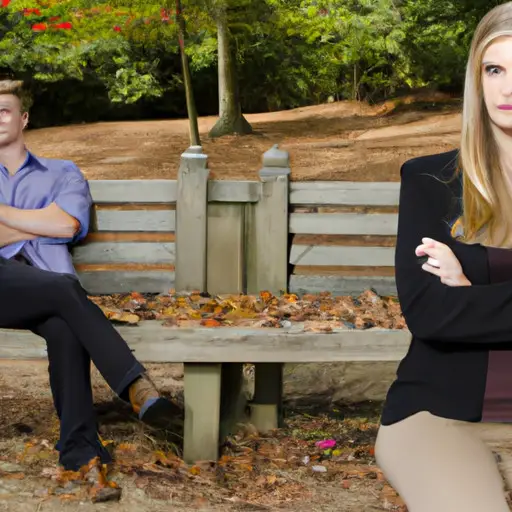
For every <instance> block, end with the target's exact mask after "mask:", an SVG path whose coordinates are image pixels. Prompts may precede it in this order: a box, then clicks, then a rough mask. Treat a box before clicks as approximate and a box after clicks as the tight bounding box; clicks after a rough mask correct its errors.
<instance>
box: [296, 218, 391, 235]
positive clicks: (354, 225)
mask: <svg viewBox="0 0 512 512" xmlns="http://www.w3.org/2000/svg"><path fill="white" fill-rule="evenodd" d="M397 228H398V215H397V214H396V213H368V214H361V213H292V214H291V215H290V233H300V234H314V235H396V232H397Z"/></svg>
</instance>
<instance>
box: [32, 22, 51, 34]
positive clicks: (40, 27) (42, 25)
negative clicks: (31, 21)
mask: <svg viewBox="0 0 512 512" xmlns="http://www.w3.org/2000/svg"><path fill="white" fill-rule="evenodd" d="M47 28H48V25H47V24H46V23H36V24H35V25H32V30H33V31H34V32H43V31H44V30H46V29H47Z"/></svg>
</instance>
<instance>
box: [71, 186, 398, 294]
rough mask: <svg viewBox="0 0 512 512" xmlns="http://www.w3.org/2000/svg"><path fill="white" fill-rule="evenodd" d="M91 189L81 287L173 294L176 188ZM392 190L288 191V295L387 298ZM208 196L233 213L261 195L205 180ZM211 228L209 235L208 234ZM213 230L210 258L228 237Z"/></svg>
mask: <svg viewBox="0 0 512 512" xmlns="http://www.w3.org/2000/svg"><path fill="white" fill-rule="evenodd" d="M90 187H91V193H92V196H93V200H94V208H93V211H92V221H91V231H90V234H89V236H88V237H87V238H86V240H85V241H84V242H83V243H81V244H80V245H78V246H76V247H75V248H74V249H73V261H74V263H75V266H76V268H77V270H78V273H79V275H80V278H81V280H82V282H83V284H84V286H85V288H86V289H87V290H88V291H90V292H91V293H98V294H100V293H115V292H123V291H126V292H129V291H134V290H136V291H139V292H157V293H158V292H166V291H168V290H170V289H173V287H174V282H175V255H176V246H175V225H176V198H177V181H175V180H94V181H90ZM399 188H400V184H399V183H396V182H389V183H376V182H368V183H364V182H356V183H354V182H339V181H338V182H291V183H290V195H289V232H290V235H291V236H290V248H289V249H290V250H289V263H290V279H289V290H290V291H291V292H295V293H300V294H302V293H308V292H311V293H318V292H322V291H329V292H331V293H334V294H337V295H345V294H354V295H355V294H358V293H361V292H362V291H363V290H365V289H368V288H370V287H373V288H375V289H376V290H377V291H378V292H379V293H382V294H385V295H386V294H392V295H394V294H396V286H395V279H394V251H395V249H394V248H395V243H396V229H397V220H398V215H397V211H398V195H399ZM209 190H210V192H209V200H211V201H212V202H214V203H215V204H221V203H223V202H224V201H225V203H223V204H226V205H228V204H232V205H233V207H234V208H235V209H237V208H242V207H243V204H244V203H246V202H250V201H257V200H258V198H257V196H258V194H259V193H260V191H259V184H258V183H257V182H240V183H236V182H222V181H220V182H215V181H211V182H210V183H209ZM249 192H251V194H252V195H251V194H249ZM226 194H227V195H226ZM248 194H249V195H248ZM227 196H230V197H227ZM246 196H248V197H246ZM249 196H250V197H249ZM253 196H254V197H253ZM230 199H231V201H237V203H236V204H235V203H229V201H230ZM219 201H220V203H219ZM210 210H211V213H213V214H214V213H215V210H214V209H213V207H212V208H210ZM222 211H223V212H224V210H222ZM223 214H224V213H223ZM214 220H215V219H210V221H211V226H210V229H214V228H217V225H216V224H215V222H217V221H215V222H214ZM242 224H243V220H242ZM229 225H230V224H229V223H228V224H226V227H227V226H229ZM237 225H238V224H237ZM219 227H220V225H219ZM214 230H215V233H214V235H215V238H214V239H215V240H216V244H217V245H218V246H219V250H220V249H222V248H223V247H224V248H226V249H227V248H229V247H230V244H229V243H228V238H229V239H230V238H233V236H232V235H231V236H230V237H228V233H226V232H225V230H221V231H222V232H217V229H214ZM224 238H225V240H226V244H224V242H223V241H222V240H223V239H224ZM212 240H213V238H212ZM210 246H211V244H210ZM211 248H212V249H213V247H211ZM217 259H219V258H217ZM220 278H221V279H222V277H221V276H220ZM236 291H237V290H234V292H236Z"/></svg>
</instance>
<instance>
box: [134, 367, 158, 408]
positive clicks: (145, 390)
mask: <svg viewBox="0 0 512 512" xmlns="http://www.w3.org/2000/svg"><path fill="white" fill-rule="evenodd" d="M128 396H129V398H130V403H131V404H132V408H133V410H134V412H135V413H137V414H140V412H141V410H142V408H143V407H144V406H145V404H147V403H148V400H151V401H152V402H156V401H157V400H158V399H159V398H160V393H159V392H158V390H157V389H156V386H155V385H154V384H153V382H152V381H151V379H150V378H149V377H148V375H146V374H144V375H141V376H140V377H138V378H137V379H136V380H135V381H134V382H133V383H132V384H131V386H130V388H129V390H128Z"/></svg>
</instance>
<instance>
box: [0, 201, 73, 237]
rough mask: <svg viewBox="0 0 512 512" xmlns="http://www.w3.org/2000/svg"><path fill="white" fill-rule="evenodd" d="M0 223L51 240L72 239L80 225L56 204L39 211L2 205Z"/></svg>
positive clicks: (0, 206)
mask: <svg viewBox="0 0 512 512" xmlns="http://www.w3.org/2000/svg"><path fill="white" fill-rule="evenodd" d="M0 223H2V224H4V225H5V226H7V227H9V228H11V229H14V230H17V231H21V232H25V233H31V234H32V235H35V237H34V238H38V237H50V238H72V237H73V236H74V235H75V234H76V233H77V232H78V230H79V228H80V223H79V222H78V221H77V220H76V219H75V218H74V217H72V216H71V215H69V214H68V213H66V212H65V211H64V210H62V209H61V208H59V206H57V205H56V204H55V203H52V204H50V205H49V206H47V207H46V208H41V209H38V210H24V209H21V208H14V207H13V206H8V205H6V204H0Z"/></svg>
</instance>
